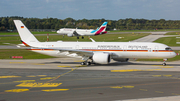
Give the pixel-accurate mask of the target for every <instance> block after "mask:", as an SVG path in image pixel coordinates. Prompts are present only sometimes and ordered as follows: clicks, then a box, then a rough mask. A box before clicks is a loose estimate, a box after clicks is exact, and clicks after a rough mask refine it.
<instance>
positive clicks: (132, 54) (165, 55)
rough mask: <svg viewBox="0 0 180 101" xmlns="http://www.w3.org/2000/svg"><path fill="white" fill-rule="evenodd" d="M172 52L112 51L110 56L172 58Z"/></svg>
mask: <svg viewBox="0 0 180 101" xmlns="http://www.w3.org/2000/svg"><path fill="white" fill-rule="evenodd" d="M171 54H174V53H172V52H119V53H113V55H112V56H111V58H112V59H113V58H139V59H141V58H142V59H146V58H155V59H164V58H172V55H171Z"/></svg>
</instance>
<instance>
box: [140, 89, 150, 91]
mask: <svg viewBox="0 0 180 101" xmlns="http://www.w3.org/2000/svg"><path fill="white" fill-rule="evenodd" d="M139 90H142V91H148V90H147V89H139Z"/></svg>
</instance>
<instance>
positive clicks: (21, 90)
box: [5, 89, 29, 93]
mask: <svg viewBox="0 0 180 101" xmlns="http://www.w3.org/2000/svg"><path fill="white" fill-rule="evenodd" d="M25 91H29V89H11V90H5V92H16V93H18V92H25Z"/></svg>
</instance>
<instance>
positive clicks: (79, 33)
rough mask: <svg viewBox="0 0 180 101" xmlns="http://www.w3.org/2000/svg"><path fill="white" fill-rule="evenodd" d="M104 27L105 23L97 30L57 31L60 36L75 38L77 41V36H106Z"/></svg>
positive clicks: (62, 29) (64, 29) (66, 29)
mask: <svg viewBox="0 0 180 101" xmlns="http://www.w3.org/2000/svg"><path fill="white" fill-rule="evenodd" d="M106 26H107V22H104V23H103V24H102V25H101V27H100V28H97V29H96V30H92V29H89V30H88V29H71V28H61V29H59V30H58V31H57V33H58V34H60V35H67V36H69V37H72V36H77V39H79V36H82V39H83V38H84V37H83V36H95V35H101V34H106V33H107V32H106Z"/></svg>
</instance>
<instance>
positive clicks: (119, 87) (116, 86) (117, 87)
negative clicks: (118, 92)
mask: <svg viewBox="0 0 180 101" xmlns="http://www.w3.org/2000/svg"><path fill="white" fill-rule="evenodd" d="M110 88H118V89H121V88H123V87H119V86H114V87H110Z"/></svg>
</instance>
